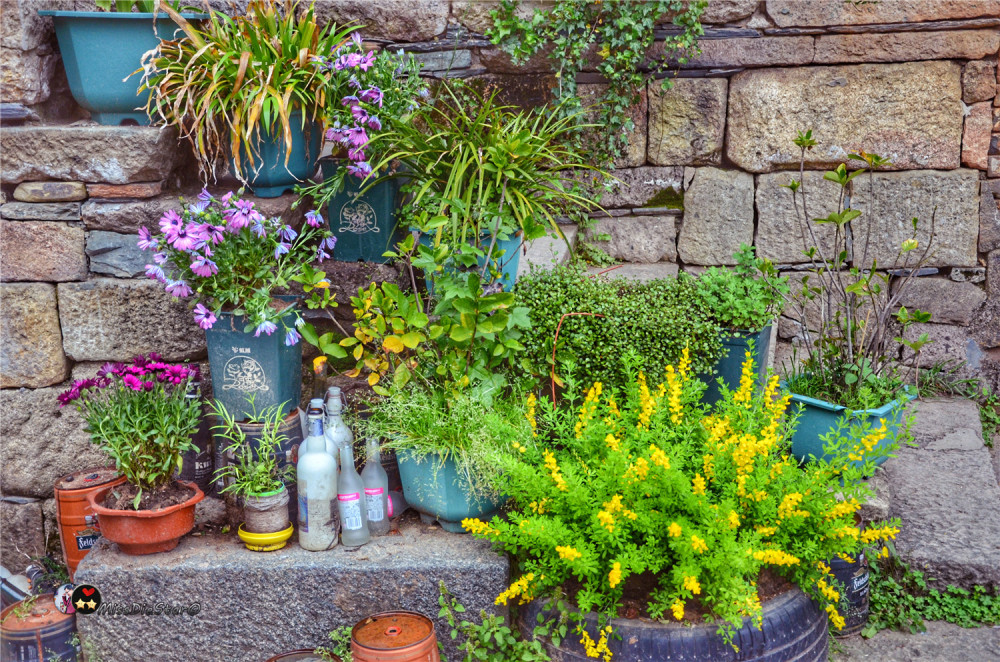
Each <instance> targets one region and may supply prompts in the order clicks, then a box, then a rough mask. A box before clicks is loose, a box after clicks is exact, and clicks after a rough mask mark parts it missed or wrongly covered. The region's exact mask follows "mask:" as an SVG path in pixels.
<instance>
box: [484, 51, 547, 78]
mask: <svg viewBox="0 0 1000 662" xmlns="http://www.w3.org/2000/svg"><path fill="white" fill-rule="evenodd" d="M476 55H477V56H478V57H479V64H480V66H482V67H485V68H486V70H487V71H489V72H490V73H494V74H516V73H531V74H539V73H544V72H547V71H549V70H550V69H551V64H550V60H549V58H548V55H547V54H546V53H544V52H542V53H536V54H535V55H532V56H531V57H530V58H528V61H527V62H525V63H524V64H521V65H518V64H514V61H513V60H511V57H510V55H508V54H507V53H505V52H503V51H502V50H500V49H499V48H496V47H490V48H477V49H476Z"/></svg>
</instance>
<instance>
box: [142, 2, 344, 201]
mask: <svg viewBox="0 0 1000 662" xmlns="http://www.w3.org/2000/svg"><path fill="white" fill-rule="evenodd" d="M161 8H162V9H163V11H165V12H167V13H168V14H169V15H170V17H171V18H172V19H173V20H174V22H175V23H177V24H178V25H179V26H180V27H181V29H182V30H183V31H184V36H183V37H181V38H179V39H172V40H164V41H161V42H160V44H159V46H158V47H157V49H156V50H155V51H151V52H150V53H149V54H147V55H146V56H145V57H144V59H143V69H144V73H143V77H142V84H141V86H140V88H139V89H140V91H141V90H150V91H151V92H152V94H151V95H150V97H149V101H148V102H147V104H146V112H147V113H148V114H149V116H150V117H151V118H152V119H153V120H154V121H156V122H161V123H163V124H164V125H166V126H176V127H177V128H178V129H179V130H180V134H181V137H183V138H184V139H185V140H187V141H188V142H189V143H190V144H191V147H192V148H193V149H194V153H195V157H196V158H197V161H198V170H199V173H200V174H201V177H202V179H203V180H207V178H208V176H209V175H211V177H212V179H213V180H214V179H215V178H216V168H217V166H218V165H219V164H220V163H223V162H227V161H228V159H229V158H230V157H231V158H232V159H233V161H234V165H235V168H234V169H233V170H234V173H233V174H234V175H235V176H237V177H239V178H241V181H242V178H243V177H244V168H242V167H241V166H242V165H243V164H244V161H247V160H249V161H250V167H249V169H248V171H252V172H253V173H257V172H259V171H260V169H261V167H263V166H264V165H265V164H264V163H263V159H262V158H261V156H260V153H259V147H258V145H259V143H260V141H261V139H263V138H269V137H281V138H282V139H283V140H284V145H285V158H284V161H283V163H284V165H285V166H286V167H287V165H288V161H289V158H290V157H291V153H292V122H293V121H294V119H293V118H292V117H291V113H292V112H295V111H300V112H301V118H300V119H299V120H298V121H299V122H300V124H301V126H302V128H303V129H307V128H308V127H309V126H310V124H311V123H312V122H314V121H319V120H321V119H322V117H323V115H324V112H325V110H326V108H327V105H328V103H329V101H328V96H329V95H334V96H336V97H337V98H340V96H342V95H341V94H340V91H339V90H338V89H336V87H335V86H333V85H332V84H331V74H330V72H328V71H326V70H325V69H324V68H323V67H322V66H321V65H320V58H322V57H323V56H326V55H327V54H329V53H331V52H332V51H334V50H335V49H336V48H337V47H338V46H340V45H341V44H342V43H344V42H345V41H346V40H347V38H348V36H349V35H350V34H351V33H352V32H353V31H354V30H356V29H357V27H356V26H354V27H346V28H344V27H338V26H337V25H336V24H334V23H331V24H329V25H323V26H320V25H318V24H317V22H316V15H315V12H314V8H313V5H311V4H310V5H309V7H308V8H306V9H304V10H300V9H299V6H298V3H297V2H292V0H284V1H283V2H278V1H276V0H252V1H251V2H250V3H249V5H248V6H247V10H246V14H245V15H242V16H234V17H229V16H227V15H226V14H223V13H221V12H218V11H214V10H213V11H210V14H209V18H208V19H206V20H204V21H202V22H201V23H200V24H199V27H196V26H194V25H192V24H191V23H190V22H188V21H187V20H186V19H185V18H183V17H182V16H181V15H180V14H179V13H178V12H177V11H176V10H174V9H173V8H171V7H169V6H167V5H163V6H162V7H161ZM318 156H319V155H318V154H316V155H314V157H318ZM244 183H246V182H244Z"/></svg>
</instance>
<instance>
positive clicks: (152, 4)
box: [94, 0, 186, 14]
mask: <svg viewBox="0 0 1000 662" xmlns="http://www.w3.org/2000/svg"><path fill="white" fill-rule="evenodd" d="M94 4H95V5H97V8H98V9H100V10H101V11H115V12H126V13H127V12H131V11H132V8H133V7H135V9H136V11H138V12H140V13H143V14H154V13H157V12H159V10H160V8H161V7H162V6H163V5H167V4H169V5H170V8H171V9H173V10H175V11H178V12H179V11H182V9H184V8H182V7H181V3H180V0H94ZM185 8H186V7H185Z"/></svg>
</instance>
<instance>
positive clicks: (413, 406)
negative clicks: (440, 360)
mask: <svg viewBox="0 0 1000 662" xmlns="http://www.w3.org/2000/svg"><path fill="white" fill-rule="evenodd" d="M477 396H479V397H477ZM369 412H370V416H369V417H368V418H367V419H365V420H363V421H359V422H358V425H359V428H360V430H361V431H362V432H361V436H364V437H379V438H381V439H384V440H385V441H384V443H383V448H389V449H393V450H395V451H396V452H397V453H398V452H400V451H408V452H409V453H411V454H412V456H413V457H414V460H415V461H417V462H418V463H422V462H430V463H432V469H433V471H434V473H435V475H436V473H437V471H439V470H440V469H441V468H443V466H444V463H445V462H447V461H448V460H451V461H453V462H454V463H455V467H456V470H457V472H458V475H459V480H460V483H461V487H462V489H468V490H469V492H470V493H471V494H473V495H476V496H482V497H490V496H496V495H497V494H498V493H499V491H498V487H497V485H498V481H499V479H500V474H501V470H502V469H501V467H502V466H503V461H502V460H503V458H504V457H505V456H507V455H509V454H510V453H511V452H512V451H511V447H512V446H513V447H515V448H516V447H517V446H516V444H518V443H521V444H524V443H528V442H529V440H530V439H531V427H530V425H529V423H528V419H527V418H526V416H525V414H526V412H527V409H526V405H525V400H524V397H523V393H522V392H521V391H517V390H515V391H497V392H493V393H490V394H488V397H483V396H482V394H473V393H469V392H458V393H452V394H446V393H445V392H443V391H440V390H430V389H427V388H421V387H419V386H417V385H409V386H405V387H402V388H393V389H392V390H391V391H390V392H389V396H388V397H385V398H380V399H376V400H373V401H372V402H371V403H370V404H369Z"/></svg>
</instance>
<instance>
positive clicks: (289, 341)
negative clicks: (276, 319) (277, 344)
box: [285, 329, 302, 347]
mask: <svg viewBox="0 0 1000 662" xmlns="http://www.w3.org/2000/svg"><path fill="white" fill-rule="evenodd" d="M301 339H302V334H300V333H299V332H298V331H296V330H295V329H289V330H288V333H286V334H285V344H286V345H287V346H289V347H291V346H292V345H294V344H295V343H297V342H298V341H299V340H301Z"/></svg>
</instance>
